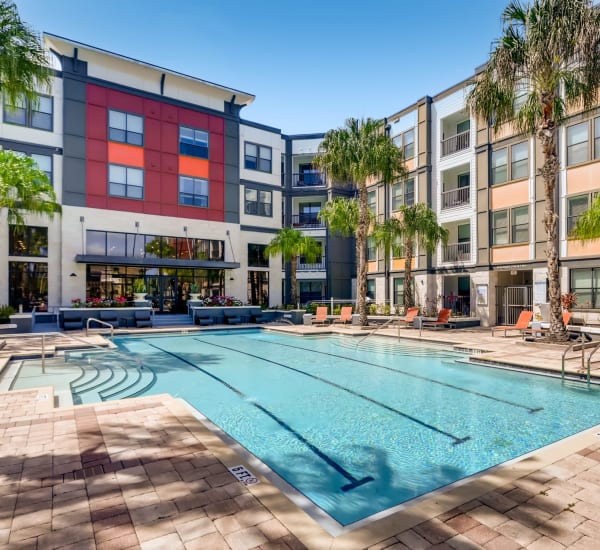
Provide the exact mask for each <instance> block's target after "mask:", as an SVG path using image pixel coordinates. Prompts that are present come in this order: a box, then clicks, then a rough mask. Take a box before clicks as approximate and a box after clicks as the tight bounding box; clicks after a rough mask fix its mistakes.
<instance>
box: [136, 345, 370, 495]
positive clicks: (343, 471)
mask: <svg viewBox="0 0 600 550" xmlns="http://www.w3.org/2000/svg"><path fill="white" fill-rule="evenodd" d="M146 344H147V345H148V346H151V347H153V348H155V349H157V350H159V351H162V352H163V353H166V354H167V355H170V356H171V357H175V359H178V360H179V361H182V362H183V363H186V364H188V365H190V366H192V367H194V368H195V369H197V370H199V371H200V372H203V373H204V374H206V376H208V377H210V378H212V379H213V380H216V381H217V382H219V383H220V384H223V386H225V387H226V388H227V389H229V390H231V391H232V392H233V393H235V394H236V395H237V396H239V397H241V398H242V399H244V400H246V402H248V403H249V404H250V405H252V406H253V407H256V408H257V409H258V410H259V411H261V412H263V413H264V414H266V415H267V416H268V417H269V418H271V419H273V420H274V421H275V422H277V424H279V425H280V426H281V427H282V428H283V429H284V430H286V431H288V432H289V433H291V434H292V435H293V436H294V437H295V438H296V439H298V441H300V442H302V443H304V445H306V446H307V447H308V448H309V449H310V450H311V451H312V452H313V453H314V454H316V455H317V456H318V457H319V458H320V459H321V460H323V461H324V462H326V463H327V464H329V466H331V467H332V468H333V469H334V470H335V471H336V472H338V473H339V474H341V475H342V476H343V477H345V478H346V479H347V480H348V481H349V482H350V483H347V484H346V485H343V486H342V487H341V490H342V491H343V492H346V491H350V490H352V489H355V488H356V487H360V486H361V485H364V484H365V483H368V482H369V481H374V480H375V479H374V478H373V477H371V476H366V477H363V478H361V479H358V478H356V477H354V476H353V475H352V474H351V473H350V472H348V470H346V469H345V468H344V467H342V466H341V465H340V464H338V463H337V462H335V460H333V459H332V458H330V457H329V456H327V455H326V454H325V453H324V452H323V451H321V449H319V448H318V447H316V446H315V445H313V444H312V443H311V442H310V441H308V440H307V439H306V438H305V437H304V436H303V435H301V434H300V433H298V432H297V431H296V430H294V428H292V427H291V426H289V425H288V424H286V423H285V422H284V421H283V420H281V418H279V417H278V416H277V415H275V414H274V413H272V412H271V411H269V410H268V409H267V408H265V407H263V406H262V405H259V404H258V403H256V402H255V401H251V400H250V399H249V397H248V396H247V395H246V394H244V393H243V392H242V391H241V390H238V389H237V388H236V387H235V386H232V385H231V384H230V383H229V382H226V381H225V380H223V379H222V378H219V377H218V376H216V375H214V374H212V373H211V372H209V371H207V370H205V369H203V368H202V367H199V366H198V365H196V364H194V363H192V362H191V361H188V360H187V359H184V358H183V357H181V356H180V355H178V354H177V353H173V352H172V351H168V350H166V349H164V348H161V347H159V346H157V345H155V344H150V343H149V342H146Z"/></svg>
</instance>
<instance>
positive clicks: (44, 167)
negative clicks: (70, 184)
mask: <svg viewBox="0 0 600 550" xmlns="http://www.w3.org/2000/svg"><path fill="white" fill-rule="evenodd" d="M31 158H32V159H33V160H35V163H36V164H37V165H38V168H39V169H40V170H41V171H42V172H44V174H46V176H48V181H49V182H50V185H52V156H51V155H38V154H32V155H31Z"/></svg>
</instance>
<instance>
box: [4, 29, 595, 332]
mask: <svg viewBox="0 0 600 550" xmlns="http://www.w3.org/2000/svg"><path fill="white" fill-rule="evenodd" d="M44 40H45V44H46V46H47V48H48V51H49V52H50V55H51V58H52V62H53V64H54V69H55V76H54V82H53V86H52V89H51V91H40V92H41V95H40V101H39V103H38V104H37V105H32V104H20V105H16V106H8V105H4V108H3V119H2V123H1V124H0V145H1V146H2V147H4V148H6V149H11V150H14V151H18V152H21V153H23V154H26V155H31V156H32V157H33V158H34V159H35V160H36V161H37V163H38V165H39V166H40V168H42V169H43V170H44V171H46V173H47V174H48V176H49V177H50V179H51V181H52V183H53V185H54V188H55V190H56V192H57V195H58V197H59V199H60V202H61V204H62V206H63V213H62V216H59V217H56V218H55V219H54V220H53V221H48V220H47V219H44V218H39V217H35V216H31V215H30V216H28V218H27V223H28V226H27V227H26V229H24V230H23V231H21V232H20V233H14V232H12V231H11V230H10V228H8V227H7V226H6V224H4V225H3V226H0V258H4V259H5V260H7V261H4V262H3V264H2V265H3V266H4V267H3V268H1V269H4V273H3V274H2V276H0V303H10V304H11V305H14V306H22V307H23V308H24V309H25V310H27V309H31V308H32V307H33V306H37V307H38V308H40V307H41V308H44V307H48V306H49V307H52V306H59V305H63V306H64V305H69V303H70V302H71V300H72V299H77V298H79V299H83V298H85V297H108V298H114V297H115V296H130V295H131V294H132V289H133V282H134V280H135V279H139V278H143V279H144V281H145V282H146V286H147V291H148V294H149V297H150V298H151V299H152V302H153V305H154V307H155V309H156V311H157V312H172V311H178V310H181V309H183V308H185V301H186V299H187V297H188V294H189V293H190V290H191V287H192V284H194V285H197V286H198V287H199V288H200V292H201V293H202V294H203V295H211V294H229V295H235V296H238V297H240V298H242V299H243V300H244V301H247V302H249V303H253V304H269V305H277V304H280V303H284V302H286V301H288V296H289V295H290V287H289V285H290V283H289V277H287V276H286V269H289V266H285V265H283V264H282V262H281V260H280V259H278V258H273V257H271V258H268V257H266V256H265V254H264V250H265V248H266V246H267V244H268V243H269V242H270V240H271V239H272V238H273V236H274V235H275V233H276V232H277V231H278V230H279V229H280V228H281V227H282V226H291V227H295V228H297V229H300V230H301V231H303V232H304V233H305V234H308V235H311V236H313V237H314V238H315V239H317V241H319V242H320V243H321V255H320V257H319V258H318V259H317V261H316V262H314V263H307V262H306V260H305V259H304V258H299V260H298V265H297V268H298V271H297V274H298V289H297V290H298V296H299V299H300V301H301V302H302V303H305V302H307V301H310V300H321V299H327V298H331V297H333V298H340V299H349V298H351V297H352V296H353V295H354V294H355V269H354V260H355V259H354V243H353V240H352V239H347V238H341V237H339V236H337V235H334V234H332V233H331V232H330V231H329V230H328V229H327V228H326V227H325V226H324V225H323V223H322V222H321V220H320V219H319V217H318V212H319V210H320V209H321V208H322V207H323V206H324V204H325V203H326V202H327V201H328V200H331V199H332V198H334V197H336V196H353V194H354V193H355V190H354V189H353V188H352V187H348V186H337V185H333V184H332V182H331V181H329V179H328V178H327V174H325V173H323V172H322V171H320V170H318V169H316V168H315V167H314V165H313V163H312V161H313V159H314V157H315V155H316V154H317V153H318V147H319V144H320V142H321V139H322V138H323V134H305V135H296V136H290V135H285V134H282V132H281V131H280V130H279V129H277V128H272V127H269V126H265V125H262V124H259V123H256V122H250V121H247V120H244V119H242V118H241V111H242V109H243V107H244V106H246V105H248V104H249V103H251V102H252V101H253V100H254V96H253V95H252V94H248V93H245V92H241V91H239V90H234V89H231V88H228V87H225V86H221V85H218V84H213V83H210V82H206V81H203V80H200V79H198V78H194V77H190V76H187V75H183V74H180V73H177V72H174V71H171V70H168V69H164V68H161V67H156V66H154V65H151V64H148V63H144V62H140V61H137V60H134V59H130V58H127V57H125V56H122V55H118V54H114V53H111V52H107V51H104V50H101V49H99V48H95V47H91V46H87V45H84V44H80V43H76V42H73V41H70V40H67V39H64V38H61V37H58V36H54V35H49V34H47V35H45V37H44ZM467 89H468V80H465V81H464V82H461V83H458V84H457V85H455V86H453V87H452V88H450V89H448V90H445V91H443V92H441V93H439V94H437V95H433V96H426V97H424V98H423V99H421V100H419V101H417V102H415V103H414V104H412V105H409V106H407V107H405V108H403V109H401V110H399V111H397V112H396V113H394V114H391V115H390V116H388V117H387V119H386V123H387V131H388V132H389V135H390V137H391V138H392V139H393V141H394V142H395V143H396V144H397V146H398V147H400V148H402V150H403V152H404V156H405V159H406V167H407V169H408V173H409V175H408V177H407V178H406V179H405V180H402V181H394V182H385V183H384V182H376V181H373V182H371V183H370V184H369V186H368V200H369V206H370V208H371V209H372V210H373V212H374V213H375V214H376V217H377V219H378V220H383V219H385V218H386V217H391V216H396V215H397V212H398V210H399V207H400V205H402V204H414V203H415V202H424V203H426V204H428V205H429V206H430V207H431V208H432V209H433V210H434V211H435V212H436V214H437V216H438V221H439V223H441V224H442V225H443V226H444V227H446V228H447V229H448V230H449V241H448V243H447V244H446V245H440V246H439V247H438V249H437V251H436V252H435V253H434V254H426V253H425V252H424V251H423V250H417V254H416V256H415V258H413V264H412V270H413V274H414V276H415V298H416V301H417V303H418V304H419V305H421V306H422V307H423V308H426V309H434V308H439V307H441V306H442V305H444V306H446V307H451V308H452V309H453V311H454V312H455V314H461V315H470V316H476V317H479V318H480V319H481V321H482V324H496V323H505V322H511V321H512V320H514V318H515V316H516V314H517V313H518V311H519V310H520V309H522V308H523V307H524V306H527V307H533V306H534V305H535V304H542V303H544V302H546V301H547V300H546V286H547V285H546V259H545V252H544V249H545V241H546V236H545V232H544V228H543V223H542V218H543V209H544V186H543V182H542V180H541V178H540V177H539V176H538V175H537V171H538V168H539V166H540V165H541V163H542V161H543V159H542V156H541V152H540V148H539V146H538V145H537V143H536V141H535V139H534V138H530V137H526V136H522V135H518V134H516V133H515V132H514V130H513V128H512V127H511V126H510V125H505V126H504V127H502V128H500V129H499V130H497V131H494V130H493V129H492V128H489V127H488V126H487V124H486V123H485V121H481V120H476V119H475V118H473V117H472V116H471V115H470V113H469V110H468V108H467V105H466V91H467ZM559 142H560V143H559V150H560V160H561V167H562V169H561V173H560V181H559V185H558V186H557V196H556V198H557V204H558V205H559V208H560V255H561V279H562V288H563V291H568V290H571V291H573V292H576V293H577V295H578V304H577V305H578V307H579V308H580V309H581V310H582V311H585V313H586V315H588V317H589V316H592V317H593V316H595V315H597V314H596V313H595V312H597V311H598V310H600V298H598V297H597V296H598V290H599V287H600V282H599V281H600V259H599V258H598V253H599V252H600V248H599V245H598V244H597V243H593V242H592V243H582V242H580V241H576V240H572V239H569V237H568V233H569V230H570V229H571V227H572V226H573V224H574V223H575V221H576V219H577V217H578V216H579V215H581V213H582V212H584V211H585V210H586V209H587V208H588V207H589V204H590V201H591V200H592V199H593V197H594V196H595V195H596V193H597V192H598V190H599V188H600V184H599V183H598V181H600V180H599V179H598V178H597V176H598V174H599V172H600V162H599V160H600V107H599V108H598V109H594V110H592V111H590V112H581V111H577V110H574V111H573V112H571V113H570V114H569V119H568V121H567V123H566V124H565V125H564V126H563V127H562V128H561V129H560V140H559ZM367 258H368V295H369V297H370V298H371V299H372V300H374V301H375V302H377V303H380V304H381V303H385V304H389V305H391V306H392V308H391V309H392V310H393V309H395V308H396V307H395V306H397V308H401V307H402V305H403V289H404V270H405V261H404V258H403V257H392V258H386V257H385V255H384V254H383V251H382V250H376V249H375V248H374V247H373V246H372V243H371V242H369V244H368V249H367Z"/></svg>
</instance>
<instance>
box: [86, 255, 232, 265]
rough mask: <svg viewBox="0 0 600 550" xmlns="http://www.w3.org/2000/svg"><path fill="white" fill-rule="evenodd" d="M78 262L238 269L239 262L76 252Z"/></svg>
mask: <svg viewBox="0 0 600 550" xmlns="http://www.w3.org/2000/svg"><path fill="white" fill-rule="evenodd" d="M75 261H76V262H77V263H78V264H108V265H122V266H131V267H175V268H182V269H191V268H196V269H238V268H239V267H240V264H239V262H216V261H214V260H213V261H211V260H173V259H170V258H127V257H124V256H100V255H95V254H77V255H76V256H75Z"/></svg>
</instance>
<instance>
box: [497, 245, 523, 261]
mask: <svg viewBox="0 0 600 550" xmlns="http://www.w3.org/2000/svg"><path fill="white" fill-rule="evenodd" d="M527 260H529V245H528V244H519V245H515V246H503V247H502V248H492V263H493V264H508V263H512V262H524V261H527Z"/></svg>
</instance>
